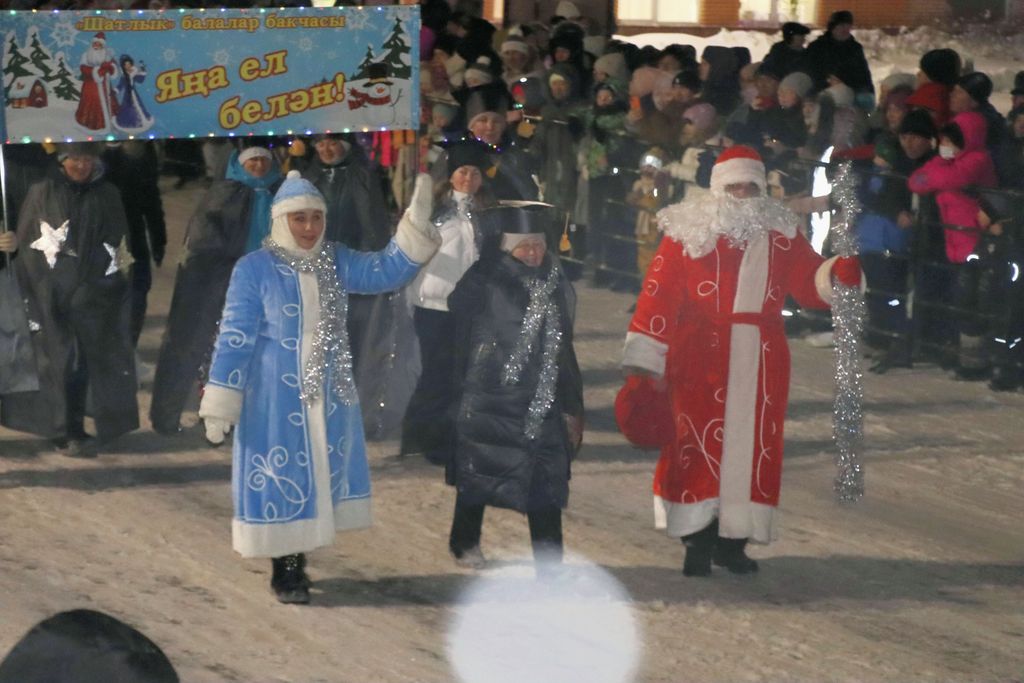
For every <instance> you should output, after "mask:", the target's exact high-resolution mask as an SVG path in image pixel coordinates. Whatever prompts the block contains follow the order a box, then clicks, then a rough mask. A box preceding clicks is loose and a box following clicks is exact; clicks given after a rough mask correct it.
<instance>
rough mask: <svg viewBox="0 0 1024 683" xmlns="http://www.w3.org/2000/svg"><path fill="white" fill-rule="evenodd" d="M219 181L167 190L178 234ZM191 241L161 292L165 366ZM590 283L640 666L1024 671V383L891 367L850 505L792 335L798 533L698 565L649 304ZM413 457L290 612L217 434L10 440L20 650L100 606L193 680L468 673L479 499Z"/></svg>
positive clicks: (596, 400)
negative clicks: (463, 658)
mask: <svg viewBox="0 0 1024 683" xmlns="http://www.w3.org/2000/svg"><path fill="white" fill-rule="evenodd" d="M199 191H200V190H199V188H196V187H194V186H189V187H186V188H185V189H184V190H182V191H168V192H167V194H166V196H165V202H166V208H167V212H168V218H169V220H168V224H169V226H170V227H171V230H172V231H174V230H177V231H178V232H177V234H178V236H179V237H180V234H181V233H180V231H181V230H182V228H183V226H184V223H185V220H186V219H187V217H188V214H189V212H190V211H191V210H192V207H194V205H195V201H196V200H197V199H198V196H199V195H198V192H199ZM173 234H174V233H173V232H172V239H171V242H172V247H173V246H177V245H178V244H179V243H180V239H177V238H175V237H173ZM169 251H170V250H169ZM176 256H177V254H175V253H173V251H171V253H169V254H168V258H167V263H166V264H165V265H164V267H163V268H162V269H161V270H160V271H158V273H157V278H156V283H155V289H154V291H153V292H152V294H151V304H150V316H149V319H148V321H147V327H146V330H145V333H144V335H143V338H142V342H141V345H140V346H141V354H142V357H143V359H144V360H146V361H149V362H153V361H154V360H155V356H156V349H157V344H158V343H159V339H160V334H161V331H162V327H163V324H164V319H165V316H166V312H167V307H168V303H169V299H170V292H171V288H172V286H173V276H174V271H173V268H172V267H171V265H170V264H172V263H174V260H175V258H176ZM578 293H579V310H578V314H577V353H578V355H579V359H580V363H581V365H582V366H583V369H584V374H585V384H586V401H587V432H586V437H585V446H584V449H583V451H582V452H581V453H580V456H579V458H578V460H577V462H576V464H575V469H574V473H573V474H574V476H573V480H572V494H571V500H570V505H569V509H568V511H567V512H566V515H565V541H566V547H567V550H568V551H569V552H570V553H571V554H573V555H574V556H575V558H576V559H574V560H573V562H575V563H580V562H583V561H584V558H585V560H587V561H590V562H593V563H596V564H597V565H600V566H602V567H604V568H605V569H606V570H607V571H608V572H610V573H611V575H613V576H614V577H615V578H616V579H617V580H618V581H619V582H621V584H622V586H623V587H624V589H625V591H626V592H627V593H628V595H629V596H630V600H629V602H628V607H629V608H630V609H631V611H632V614H633V617H634V619H635V620H636V623H637V626H638V633H639V639H638V640H639V642H640V644H641V647H642V650H641V652H640V655H639V666H638V670H637V673H636V680H637V681H645V682H650V683H654V682H656V681H657V682H661V681H664V682H666V683H667V682H672V683H676V682H683V681H773V682H774V681H999V682H1002V683H1007V682H1010V681H1024V528H1022V525H1021V519H1022V513H1024V497H1022V493H1021V492H1022V491H1024V445H1022V437H1024V420H1022V408H1024V395H1021V394H1014V395H1004V394H994V393H991V392H990V391H989V390H988V389H987V388H986V387H985V386H984V385H983V384H978V383H960V382H955V381H953V380H952V379H950V378H948V377H947V376H946V375H945V374H944V373H942V372H941V371H939V370H938V369H937V368H933V367H927V366H925V367H921V368H915V369H914V370H903V371H894V372H892V373H891V374H888V375H885V376H881V377H879V376H873V375H869V376H868V377H867V378H866V393H867V401H866V405H865V413H866V415H867V420H866V436H867V439H866V442H867V453H866V473H867V496H866V498H865V499H864V500H863V501H862V502H860V503H858V504H856V505H851V506H840V505H838V504H836V502H835V501H834V498H833V494H832V491H831V485H832V478H833V476H834V474H835V468H834V466H833V463H832V455H833V451H832V443H831V425H830V414H831V391H832V386H831V381H832V380H831V378H832V372H831V352H830V350H828V349H819V348H812V347H811V346H809V345H807V344H806V343H804V342H802V341H799V340H794V341H792V342H791V346H792V351H793V383H792V389H791V397H790V400H791V404H790V410H789V415H788V420H787V423H786V431H787V451H786V466H785V475H784V483H783V492H782V505H781V524H780V525H779V532H780V536H779V540H778V541H777V542H776V543H774V544H772V545H770V546H767V547H754V548H753V549H752V550H751V555H752V556H754V557H755V558H757V559H758V560H759V561H760V563H761V571H760V573H759V574H758V575H756V576H753V577H739V576H732V575H729V574H727V573H724V572H723V571H722V570H717V571H716V573H715V574H714V575H713V576H712V577H711V578H709V579H688V578H684V577H683V576H682V574H681V572H680V568H681V563H682V553H683V549H682V546H681V544H680V543H679V541H678V540H675V539H670V538H667V537H665V536H664V535H663V534H661V533H660V532H657V531H655V530H654V529H653V528H652V500H651V489H650V483H651V475H652V471H653V467H654V463H655V460H656V454H655V453H650V452H643V451H639V450H635V449H633V448H631V447H629V446H628V445H627V444H626V443H625V441H624V440H623V438H622V437H621V436H620V435H619V434H618V432H617V430H616V428H615V424H614V419H613V414H612V404H613V400H614V397H615V393H616V391H617V389H618V387H619V383H620V376H619V371H618V369H617V367H616V366H617V360H618V357H619V354H620V351H621V345H622V340H623V335H624V330H625V327H626V324H627V321H628V313H627V312H626V311H627V308H628V307H629V306H630V304H631V297H630V296H628V295H623V294H614V293H611V292H608V291H606V290H594V289H590V288H588V287H586V286H582V285H581V286H580V287H579V289H578ZM148 391H149V387H148V385H144V387H143V390H142V392H140V396H139V398H140V410H141V411H142V413H143V415H145V414H147V413H148V407H149V406H148V400H149V393H148ZM187 417H188V418H191V419H192V420H195V416H194V414H190V415H188V416H187ZM396 451H397V448H396V444H395V443H393V442H390V443H388V442H384V443H377V444H374V445H373V446H372V448H371V465H372V470H373V472H372V474H373V480H374V516H375V520H374V526H373V528H372V529H370V530H368V531H364V532H357V533H352V534H344V535H341V536H339V537H338V541H337V543H336V545H335V546H334V547H332V548H329V549H324V550H320V551H317V552H314V553H312V554H311V556H310V574H311V576H312V578H313V580H314V581H315V588H314V595H313V602H312V605H310V606H308V607H296V606H287V607H286V606H282V605H279V604H278V603H277V602H276V601H275V600H274V598H273V596H272V594H271V593H270V591H269V587H268V584H269V570H270V563H269V561H248V560H241V559H240V558H239V557H238V556H236V555H235V554H234V552H233V551H232V550H231V541H230V518H231V501H230V488H229V477H230V453H229V451H228V450H227V449H226V448H222V449H219V450H218V449H210V448H208V447H207V446H206V444H205V442H204V441H203V439H202V436H201V433H200V431H199V430H197V429H192V430H188V431H186V432H185V433H184V434H183V435H181V436H179V437H173V438H165V437H159V436H157V435H156V434H154V433H152V432H151V431H149V430H148V425H147V426H144V428H143V429H141V430H139V431H138V432H136V433H133V434H130V435H128V436H126V437H124V438H123V439H121V440H120V441H119V442H117V443H116V444H115V445H114V446H113V447H112V450H110V451H109V452H104V453H103V454H102V455H101V456H100V457H99V459H97V460H95V461H80V460H72V459H69V458H66V457H63V456H61V455H59V454H57V453H55V452H54V451H52V450H50V448H49V446H48V444H46V443H45V442H41V441H39V440H37V439H34V438H31V437H28V436H26V435H22V434H16V433H12V432H0V515H2V518H3V525H2V527H0V655H2V654H3V653H6V652H7V650H9V649H10V647H12V646H13V645H14V643H15V642H16V641H17V640H18V639H19V638H20V637H21V636H22V635H23V634H24V633H25V631H27V630H28V629H29V628H30V627H31V626H32V625H33V624H35V623H36V622H38V621H39V620H40V619H42V618H44V617H46V616H49V615H50V614H52V613H54V612H57V611H60V610H66V609H72V608H76V607H85V608H91V609H97V610H101V611H105V612H109V613H111V614H113V615H115V616H117V617H119V618H121V619H123V620H125V621H127V622H129V623H131V624H133V625H134V626H136V627H138V628H139V629H140V630H142V631H143V632H144V633H146V634H147V635H148V636H149V637H151V638H152V639H153V640H154V641H156V642H157V643H158V644H159V645H160V646H161V647H162V648H163V649H164V651H165V652H166V653H167V655H168V656H169V657H170V659H171V661H172V662H173V663H174V665H175V667H176V668H177V670H178V672H179V674H180V676H181V680H182V681H189V682H206V681H210V682H213V681H247V682H256V681H259V682H263V681H267V682H270V681H294V682H296V683H312V682H314V681H331V682H334V681H346V682H347V681H374V682H375V683H377V682H379V683H389V682H400V681H402V682H404V681H423V682H430V683H433V682H442V681H454V680H456V675H455V673H454V668H453V665H452V663H451V662H450V661H449V652H450V649H449V647H448V645H447V642H446V633H447V631H448V629H449V627H450V626H451V625H452V623H453V621H454V616H455V615H456V614H457V613H459V611H460V610H461V609H462V608H461V607H459V605H458V601H459V595H460V592H461V590H462V589H464V588H465V587H466V586H467V585H468V584H469V583H470V582H471V580H472V578H473V577H472V574H471V573H470V572H467V571H464V570H460V569H457V568H456V567H455V566H454V564H453V563H452V560H451V558H450V557H449V556H448V553H447V534H448V528H449V524H450V521H451V512H452V506H453V503H454V495H453V492H452V491H451V490H450V489H448V488H447V487H446V486H445V485H444V484H443V481H442V479H443V475H442V472H441V470H440V469H439V468H436V467H434V466H432V465H430V464H428V463H426V462H424V461H423V460H422V459H420V458H418V457H411V458H400V457H398V456H396V455H394V453H395V452H396ZM483 548H484V552H485V553H486V554H487V555H488V556H489V558H490V559H491V560H492V562H495V563H496V564H503V565H505V566H508V565H510V564H511V565H513V566H514V563H516V562H518V561H521V560H523V559H525V558H528V556H529V540H528V533H527V528H526V521H525V519H524V518H522V517H521V516H519V515H517V514H513V513H508V512H503V511H489V512H488V513H487V519H486V521H485V525H484V539H483ZM486 571H492V570H486ZM485 573H486V572H485ZM577 645H578V643H577ZM555 647H558V644H557V643H556V644H555ZM563 680H571V679H570V678H568V677H567V678H565V679H563ZM474 683H476V682H474ZM480 683H483V682H480Z"/></svg>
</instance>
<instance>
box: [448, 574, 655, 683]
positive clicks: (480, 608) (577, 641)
mask: <svg viewBox="0 0 1024 683" xmlns="http://www.w3.org/2000/svg"><path fill="white" fill-rule="evenodd" d="M556 569H557V573H556V575H555V576H553V577H550V578H544V577H535V576H534V570H533V567H532V566H530V565H526V564H516V565H511V566H506V567H504V568H501V569H498V570H494V571H488V572H487V573H485V574H483V575H481V576H479V577H478V578H477V579H476V580H475V581H474V582H473V583H471V584H470V585H469V586H468V587H467V588H466V590H465V591H464V592H463V594H462V595H461V596H460V599H459V606H458V607H457V608H456V610H455V617H454V620H453V622H452V624H451V625H450V627H449V629H448V655H449V659H450V661H451V663H452V667H453V668H454V669H455V673H456V675H457V676H458V679H459V681H460V682H461V683H527V682H529V683H627V682H628V681H632V680H633V678H634V675H635V673H636V667H637V662H638V660H639V654H640V643H639V638H638V634H637V630H636V625H635V624H634V621H633V615H632V613H631V610H630V606H629V605H630V597H629V594H628V593H627V592H626V590H625V589H624V588H623V587H622V585H621V584H620V583H619V582H618V581H617V580H616V579H615V578H614V577H613V576H612V575H611V574H609V573H608V572H607V571H605V570H604V569H601V568H600V567H597V566H595V565H593V564H590V563H582V562H579V561H576V562H573V563H572V564H566V565H562V566H557V567H556Z"/></svg>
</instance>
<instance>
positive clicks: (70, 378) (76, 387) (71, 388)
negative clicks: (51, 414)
mask: <svg viewBox="0 0 1024 683" xmlns="http://www.w3.org/2000/svg"><path fill="white" fill-rule="evenodd" d="M71 346H72V350H71V353H69V354H68V365H67V368H65V370H64V400H65V401H66V403H65V405H64V408H65V415H66V417H65V419H66V424H67V428H66V434H67V436H68V437H70V438H76V437H80V436H82V435H84V434H85V410H86V399H87V396H88V394H89V369H88V368H87V367H86V365H85V354H83V353H82V350H81V347H80V345H79V343H78V342H77V341H72V342H71Z"/></svg>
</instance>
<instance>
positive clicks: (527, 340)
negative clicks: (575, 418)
mask: <svg viewBox="0 0 1024 683" xmlns="http://www.w3.org/2000/svg"><path fill="white" fill-rule="evenodd" d="M558 281H559V270H558V267H557V266H556V265H552V266H551V271H550V272H549V273H548V276H547V278H546V279H543V280H542V279H540V278H532V279H531V280H530V281H529V282H528V283H527V285H526V289H527V291H528V292H529V293H530V303H529V305H528V306H527V307H526V315H524V316H523V326H522V328H521V329H520V331H519V338H518V339H517V340H516V345H515V348H513V349H512V355H511V356H509V358H508V360H507V361H506V362H505V367H504V370H503V372H502V375H501V382H502V384H505V385H510V384H518V383H519V380H520V378H521V377H522V373H523V368H525V367H526V362H527V360H529V358H530V354H531V353H533V349H534V348H535V346H536V345H537V342H538V341H540V335H541V330H543V332H544V340H543V346H544V349H543V351H542V353H541V361H540V378H539V380H538V382H537V390H536V391H535V392H534V394H533V399H532V400H531V401H530V407H529V409H528V410H527V413H526V428H525V434H526V438H527V439H530V440H531V441H532V440H533V439H536V438H537V436H538V435H540V426H541V423H542V422H543V421H544V416H545V415H547V414H548V412H549V411H550V410H551V406H552V405H553V404H554V402H555V385H556V384H557V382H558V352H559V350H560V349H561V347H562V321H561V319H560V316H559V313H558V304H557V302H556V301H555V299H554V297H553V296H552V295H553V294H554V292H555V288H556V287H558Z"/></svg>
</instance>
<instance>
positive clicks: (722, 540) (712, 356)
mask: <svg viewBox="0 0 1024 683" xmlns="http://www.w3.org/2000/svg"><path fill="white" fill-rule="evenodd" d="M765 185H766V183H765V169H764V164H763V163H762V161H761V158H760V157H759V156H758V154H757V152H756V151H755V150H753V149H751V148H749V147H745V146H740V145H737V146H734V147H730V148H729V149H727V150H725V151H724V152H723V153H722V154H721V156H719V158H718V161H717V162H716V163H715V166H714V168H713V170H712V172H711V192H710V194H708V195H706V196H704V195H702V196H701V197H700V198H697V199H693V200H687V201H683V202H681V203H679V204H675V205H673V206H670V207H668V208H666V209H663V210H662V211H661V212H659V214H658V224H659V227H660V228H661V230H662V231H663V232H664V233H665V239H663V240H662V241H661V244H660V246H659V248H658V252H657V254H656V255H655V257H654V260H653V262H652V263H651V265H650V267H649V269H648V271H647V275H646V277H645V279H644V283H643V290H642V292H641V294H640V297H639V299H638V301H637V305H636V313H635V314H634V316H633V320H632V321H631V322H630V325H629V332H628V333H627V335H626V346H625V355H624V358H623V362H622V365H623V368H624V370H625V371H626V374H627V379H626V385H625V386H624V387H623V389H622V390H621V391H620V392H619V396H618V398H617V399H616V405H615V412H616V419H617V420H618V423H619V427H620V429H622V432H623V434H625V435H626V437H627V438H628V439H629V440H630V441H631V442H633V443H635V444H637V445H640V446H645V447H649V448H650V447H659V448H661V457H660V459H659V461H658V466H657V469H656V471H655V475H654V512H655V524H656V526H657V527H659V528H664V529H666V530H667V532H668V534H669V535H670V536H675V537H678V538H682V540H683V543H684V544H685V545H686V549H687V550H686V559H685V562H684V564H683V573H684V574H685V575H687V576H707V575H709V574H710V573H711V564H712V561H713V562H714V563H715V564H716V565H719V566H723V567H726V568H727V569H729V570H730V571H732V572H735V573H740V574H745V573H750V572H755V571H757V562H755V561H754V560H752V559H751V558H749V557H747V555H746V553H745V552H744V549H745V547H746V544H747V541H748V540H752V541H754V542H756V543H768V542H769V541H770V540H771V539H772V523H773V519H774V516H775V508H776V507H777V506H778V503H779V485H780V479H781V475H782V428H783V421H784V419H785V415H786V402H787V396H788V393H789V347H788V346H787V343H786V335H785V330H784V328H783V318H782V306H783V304H784V302H785V300H786V296H787V295H792V296H793V297H794V298H795V299H796V300H797V301H798V302H799V303H800V304H801V305H802V306H804V307H808V308H827V307H828V306H829V302H830V300H831V297H832V282H831V279H832V277H835V278H836V279H837V280H838V281H840V282H842V283H844V284H847V285H849V286H857V285H858V284H859V283H860V277H861V275H860V265H859V263H858V261H857V258H856V257H850V258H832V259H829V260H827V261H826V260H824V259H822V257H821V256H819V255H818V254H816V253H815V252H814V250H813V249H812V248H811V245H810V244H809V243H808V241H807V239H806V238H805V237H804V236H803V235H802V234H801V233H800V231H799V230H798V229H797V225H798V223H799V219H798V218H797V216H796V215H795V214H793V213H791V212H790V211H789V210H788V209H786V208H785V207H784V206H783V205H782V204H781V203H779V202H778V201H776V200H774V199H771V198H769V197H767V196H765Z"/></svg>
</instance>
